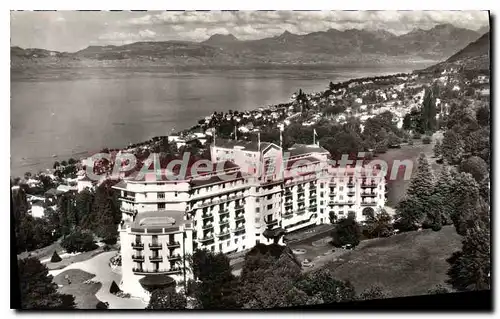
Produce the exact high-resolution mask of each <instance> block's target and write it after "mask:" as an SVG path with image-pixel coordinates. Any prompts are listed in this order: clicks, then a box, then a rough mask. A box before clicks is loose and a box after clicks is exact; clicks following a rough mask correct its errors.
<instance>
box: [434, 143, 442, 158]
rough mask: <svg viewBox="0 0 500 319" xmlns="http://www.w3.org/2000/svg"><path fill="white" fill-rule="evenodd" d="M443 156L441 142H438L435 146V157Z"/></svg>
mask: <svg viewBox="0 0 500 319" xmlns="http://www.w3.org/2000/svg"><path fill="white" fill-rule="evenodd" d="M441 156H442V143H441V140H437V141H436V144H435V145H434V157H436V158H441Z"/></svg>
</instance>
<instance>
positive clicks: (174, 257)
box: [167, 254, 182, 261]
mask: <svg viewBox="0 0 500 319" xmlns="http://www.w3.org/2000/svg"><path fill="white" fill-rule="evenodd" d="M167 259H168V260H169V261H177V260H181V259H182V257H181V255H179V254H177V255H170V256H168V257H167Z"/></svg>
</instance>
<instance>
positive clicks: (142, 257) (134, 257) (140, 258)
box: [132, 255, 144, 262]
mask: <svg viewBox="0 0 500 319" xmlns="http://www.w3.org/2000/svg"><path fill="white" fill-rule="evenodd" d="M132 260H133V261H138V262H143V261H144V256H137V255H132Z"/></svg>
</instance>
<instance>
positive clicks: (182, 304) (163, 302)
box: [146, 288, 187, 310]
mask: <svg viewBox="0 0 500 319" xmlns="http://www.w3.org/2000/svg"><path fill="white" fill-rule="evenodd" d="M186 307H187V299H186V296H184V295H183V294H181V293H177V292H175V290H172V289H171V288H163V289H155V290H154V291H153V293H152V294H151V298H150V299H149V304H148V306H147V307H146V309H154V310H157V309H186Z"/></svg>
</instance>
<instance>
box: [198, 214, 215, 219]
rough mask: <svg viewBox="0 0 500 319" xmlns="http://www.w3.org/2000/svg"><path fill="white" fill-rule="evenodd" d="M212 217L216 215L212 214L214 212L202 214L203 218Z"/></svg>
mask: <svg viewBox="0 0 500 319" xmlns="http://www.w3.org/2000/svg"><path fill="white" fill-rule="evenodd" d="M212 217H214V215H212V214H203V215H201V218H203V219H208V218H212Z"/></svg>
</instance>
